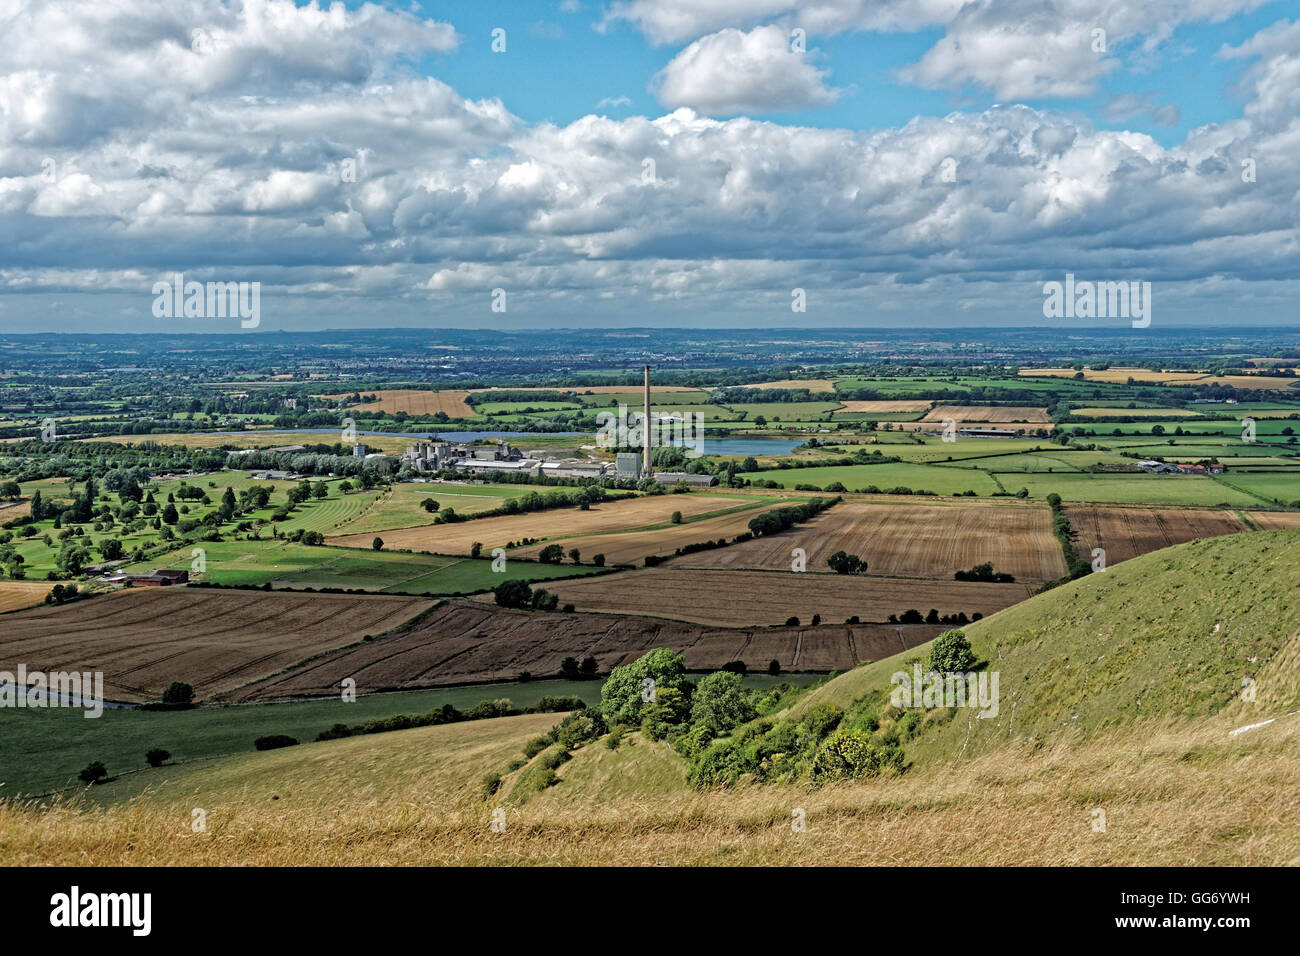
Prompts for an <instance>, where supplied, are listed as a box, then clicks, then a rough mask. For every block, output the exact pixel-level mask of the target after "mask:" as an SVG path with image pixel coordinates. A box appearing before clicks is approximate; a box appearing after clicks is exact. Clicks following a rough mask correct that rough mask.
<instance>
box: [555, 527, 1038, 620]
mask: <svg viewBox="0 0 1300 956" xmlns="http://www.w3.org/2000/svg"><path fill="white" fill-rule="evenodd" d="M778 537H780V536H778ZM762 540H766V539H762ZM791 543H792V542H791V541H786V544H791ZM736 547H740V546H739V545H738V546H736ZM729 550H734V548H732V549H722V550H720V551H716V552H704V553H703V554H700V555H691V556H689V557H687V558H683V559H678V560H675V561H673V563H672V564H671V565H669V566H667V567H663V568H646V569H645V570H642V571H632V572H628V573H626V574H617V575H612V576H605V577H601V578H592V579H589V580H586V581H566V582H562V583H559V584H555V585H549V586H548V590H551V591H554V592H555V593H556V594H558V595H559V596H560V601H561V603H572V604H573V605H574V606H575V607H577V608H578V610H580V611H600V612H605V613H611V614H643V615H647V616H650V617H663V618H669V619H671V620H677V621H690V622H692V623H695V624H710V625H714V626H717V627H743V626H744V625H747V624H766V625H777V624H783V623H785V621H786V620H788V619H789V618H791V617H797V618H798V619H799V620H800V621H801V622H803V623H808V622H809V621H811V620H812V617H813V615H818V616H819V617H820V618H821V620H822V621H823V622H825V623H827V624H837V623H839V622H841V621H847V620H848V619H849V618H850V617H857V618H859V619H860V620H862V621H864V622H881V621H885V620H887V619H888V618H889V616H890V615H891V614H892V615H900V616H901V615H902V613H903V612H904V611H907V610H909V609H915V610H918V611H920V612H921V613H922V614H926V613H927V612H928V611H929V610H931V609H934V610H937V611H938V612H939V614H940V615H948V614H952V615H956V614H958V613H964V614H966V615H967V616H970V615H972V614H976V613H978V614H980V615H981V616H984V617H987V616H988V615H990V614H992V613H994V612H996V611H1000V610H1002V609H1003V608H1004V607H1009V606H1010V605H1012V604H1016V603H1018V602H1020V601H1023V600H1025V598H1027V597H1030V596H1031V595H1032V594H1033V588H1032V587H1030V586H1029V585H1026V584H1019V583H1017V584H984V583H975V582H964V581H952V580H945V581H942V582H939V581H918V580H916V579H914V578H889V577H879V576H876V575H869V576H862V577H852V576H847V575H841V574H830V573H822V574H813V573H802V574H796V573H793V572H791V571H789V570H785V571H773V570H768V571H715V570H696V569H695V568H696V567H697V566H698V565H694V564H692V563H691V560H690V559H691V558H695V559H697V560H698V559H701V558H706V557H707V556H708V555H711V554H712V555H717V556H725V555H726V553H727V551H729ZM1059 556H1060V549H1059V548H1058V549H1057V557H1058V558H1059ZM789 565H790V558H789V549H788V548H787V549H786V554H785V567H786V568H787V569H788V568H789ZM737 594H744V595H746V597H745V601H744V603H743V604H742V603H738V602H737V601H736V595H737ZM810 637H811V635H806V636H805V638H804V639H805V640H807V639H809V638H810Z"/></svg>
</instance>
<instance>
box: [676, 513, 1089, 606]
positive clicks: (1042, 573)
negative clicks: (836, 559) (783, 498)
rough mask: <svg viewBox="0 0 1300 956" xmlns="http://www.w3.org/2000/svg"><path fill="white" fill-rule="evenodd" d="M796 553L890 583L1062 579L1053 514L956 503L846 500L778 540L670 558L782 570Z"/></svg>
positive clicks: (819, 564) (818, 564) (683, 563)
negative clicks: (840, 558) (987, 571)
mask: <svg viewBox="0 0 1300 956" xmlns="http://www.w3.org/2000/svg"><path fill="white" fill-rule="evenodd" d="M913 500H915V499H913ZM794 548H803V549H804V550H805V551H806V552H807V554H808V570H810V571H825V570H827V566H826V559H827V558H829V557H830V556H831V555H832V554H834V553H835V552H836V551H846V552H848V553H849V554H856V555H857V556H858V557H860V558H862V560H864V561H866V562H867V567H868V571H869V573H870V574H873V575H886V576H890V577H921V578H944V579H947V580H949V581H951V580H952V576H953V574H954V573H956V572H957V571H968V570H970V569H971V568H972V567H974V566H975V565H977V564H984V563H986V562H992V563H993V567H994V570H997V571H1005V572H1006V573H1008V574H1012V575H1015V578H1016V580H1017V581H1018V582H1019V581H1030V582H1035V581H1036V582H1042V581H1052V580H1056V579H1057V578H1060V577H1062V576H1063V575H1064V574H1065V559H1064V558H1063V557H1062V556H1061V546H1060V545H1059V544H1058V543H1057V541H1056V538H1055V537H1054V536H1053V535H1052V513H1051V511H1050V510H1049V509H1048V508H1047V507H1046V506H1045V505H1010V504H1005V505H1001V504H1000V505H992V504H965V503H956V502H954V503H953V504H944V505H940V504H925V505H921V504H887V503H883V502H865V501H845V502H841V503H840V504H837V505H836V506H835V507H833V508H831V509H829V510H828V511H825V512H823V513H822V514H819V515H818V516H817V517H815V518H813V519H812V520H811V521H808V522H806V523H804V524H802V525H798V526H796V527H794V528H791V529H790V530H788V531H783V532H781V533H780V534H777V535H770V536H764V537H761V538H755V539H754V540H752V541H745V542H741V543H740V544H733V545H729V546H727V547H725V548H718V549H716V550H713V551H701V552H698V553H696V554H690V555H685V556H683V557H680V558H673V560H672V567H674V568H718V569H736V568H753V569H759V570H768V571H783V570H789V569H790V562H791V555H790V552H791V550H793V549H794ZM954 583H956V582H954ZM907 606H908V607H911V606H912V605H910V604H909V605H907ZM922 610H925V609H924V608H922Z"/></svg>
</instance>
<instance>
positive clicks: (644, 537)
mask: <svg viewBox="0 0 1300 956" xmlns="http://www.w3.org/2000/svg"><path fill="white" fill-rule="evenodd" d="M803 500H806V499H803ZM781 503H792V502H790V500H789V499H787V502H781ZM778 504H779V503H777V502H768V503H764V504H755V505H752V506H750V507H745V508H737V509H735V510H728V511H727V512H725V513H722V514H718V515H714V516H712V517H708V516H705V517H700V518H697V519H695V520H693V521H687V522H685V523H683V524H665V525H661V526H659V527H656V528H650V529H644V530H640V531H619V532H609V533H603V534H590V535H584V536H577V537H557V538H551V539H548V543H550V544H558V545H560V546H561V547H562V548H564V550H565V552H566V553H567V552H568V550H569V549H570V548H578V549H579V550H580V551H581V552H582V559H583V560H584V561H589V560H591V558H592V556H593V555H596V554H603V555H604V556H605V564H606V565H613V564H640V563H641V562H642V561H644V560H645V558H646V556H647V555H659V556H661V557H663V556H667V555H671V554H674V553H675V552H676V550H677V549H678V548H682V547H685V546H686V545H689V544H696V543H699V542H703V541H717V540H718V539H719V538H726V539H727V540H728V541H730V540H731V539H732V538H734V537H736V535H739V534H745V533H747V532H748V531H749V522H750V520H751V519H753V518H754V517H755V516H757V515H760V514H762V513H763V512H765V511H769V510H771V509H773V508H775V507H777V505H778ZM540 550H541V547H539V546H534V547H528V548H523V549H521V550H520V551H519V554H521V555H523V556H525V557H528V556H530V555H531V556H536V554H537V552H539V551H540Z"/></svg>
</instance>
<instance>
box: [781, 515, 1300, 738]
mask: <svg viewBox="0 0 1300 956" xmlns="http://www.w3.org/2000/svg"><path fill="white" fill-rule="evenodd" d="M1297 545H1300V533H1297V532H1294V531H1275V532H1264V533H1255V534H1251V535H1232V536H1228V537H1224V538H1215V539H1210V540H1204V541H1195V542H1191V543H1189V544H1184V545H1179V546H1177V547H1174V548H1168V549H1166V550H1163V551H1158V552H1154V553H1152V554H1148V555H1145V556H1143V557H1140V558H1134V559H1132V560H1130V561H1126V562H1124V563H1123V564H1120V565H1117V566H1114V567H1112V568H1110V569H1109V570H1107V571H1105V572H1104V573H1099V574H1092V575H1089V576H1087V577H1085V578H1080V579H1079V580H1077V581H1074V582H1071V583H1070V584H1067V585H1064V586H1062V587H1060V588H1057V589H1055V590H1053V591H1049V592H1047V593H1045V594H1041V595H1038V596H1037V597H1034V598H1031V599H1030V600H1028V601H1025V602H1024V603H1022V604H1018V605H1016V606H1014V607H1011V608H1008V609H1007V610H1005V611H1002V612H1000V613H998V614H996V615H994V616H992V617H989V618H987V619H986V620H983V621H980V622H978V623H976V624H973V625H970V626H968V627H966V628H964V630H965V633H966V635H967V637H969V638H970V640H971V644H972V647H973V650H974V652H975V654H976V656H977V658H978V659H979V660H981V661H985V662H987V666H988V669H989V670H990V671H997V672H998V674H999V683H1000V693H1001V706H1000V713H999V714H998V716H997V717H996V718H993V719H975V711H974V710H964V711H961V712H958V713H956V714H954V715H952V719H950V720H948V721H946V722H944V723H942V724H937V725H932V727H930V728H927V729H926V730H925V731H923V732H922V733H921V735H920V736H919V737H918V738H917V739H916V740H914V741H912V742H911V743H909V744H908V745H907V752H908V756H909V758H911V759H914V760H917V759H925V758H928V757H932V756H947V757H951V756H956V755H957V754H963V755H964V756H967V757H969V756H973V755H975V754H978V753H981V752H984V751H986V750H989V749H990V748H994V747H997V746H1000V745H1002V744H1004V743H1006V742H1007V741H1008V740H1012V739H1028V740H1038V741H1041V740H1043V739H1045V738H1052V737H1056V736H1059V735H1061V734H1069V735H1078V736H1082V737H1085V738H1086V737H1090V736H1093V735H1095V734H1097V733H1100V732H1104V731H1109V730H1114V729H1117V728H1123V727H1125V726H1127V725H1130V724H1132V723H1133V722H1135V721H1143V720H1151V719H1157V720H1160V719H1180V720H1181V719H1204V718H1209V717H1213V716H1216V715H1221V716H1222V718H1223V720H1225V721H1235V722H1236V723H1238V724H1245V723H1250V722H1252V721H1254V720H1264V719H1268V718H1269V717H1273V716H1277V715H1278V714H1281V713H1287V712H1290V711H1292V710H1296V709H1298V708H1300V661H1298V660H1297V658H1298V657H1300V594H1298V593H1297V590H1296V588H1297V582H1300V549H1298V548H1297ZM927 649H928V645H923V646H922V647H919V648H916V649H914V650H913V651H912V652H910V653H909V654H906V655H899V656H898V657H894V658H891V659H889V660H886V661H880V662H877V663H874V664H870V665H867V666H864V667H859V668H856V669H855V670H853V671H851V672H849V673H847V674H844V675H842V676H840V677H838V678H836V679H835V680H833V681H831V682H830V683H828V684H827V685H826V686H825V687H823V688H821V689H819V690H818V691H816V692H814V693H813V694H811V695H809V697H807V698H806V699H805V700H803V701H801V702H800V705H799V708H798V710H799V712H802V711H804V710H806V709H807V708H808V707H810V706H812V705H813V704H815V703H818V702H827V701H829V702H834V703H838V704H840V705H841V706H844V705H847V704H849V703H851V702H852V701H854V700H857V699H859V698H862V697H865V696H867V695H869V694H873V693H874V694H877V695H881V696H884V697H887V696H888V693H889V690H890V687H891V685H890V675H891V674H892V673H894V672H895V671H897V670H900V669H907V668H910V666H911V663H910V662H911V661H912V660H919V661H921V662H922V665H924V659H925V657H926V654H927V653H928V650H927ZM1244 678H1249V679H1252V680H1254V681H1255V682H1256V684H1255V690H1256V700H1255V702H1254V703H1247V702H1244V701H1242V700H1241V699H1240V695H1241V691H1242V689H1243V684H1242V681H1243V679H1244Z"/></svg>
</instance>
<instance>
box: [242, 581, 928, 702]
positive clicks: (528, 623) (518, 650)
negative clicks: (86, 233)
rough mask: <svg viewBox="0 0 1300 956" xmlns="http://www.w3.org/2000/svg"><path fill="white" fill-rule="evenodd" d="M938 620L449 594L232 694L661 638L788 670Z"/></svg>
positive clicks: (645, 646) (478, 676) (369, 688)
mask: <svg viewBox="0 0 1300 956" xmlns="http://www.w3.org/2000/svg"><path fill="white" fill-rule="evenodd" d="M942 630H943V628H940V627H930V626H927V625H916V626H912V627H895V626H893V625H889V626H881V625H871V624H863V625H855V626H848V625H843V624H840V625H830V626H825V625H824V626H822V627H817V628H812V627H804V628H800V627H774V628H757V629H754V628H751V629H733V628H705V627H700V626H698V625H691V624H680V623H677V622H674V621H663V620H656V619H654V618H648V617H630V616H623V615H619V616H615V615H608V614H556V613H547V612H535V611H514V610H507V609H505V608H499V607H493V606H490V605H484V604H474V603H471V602H466V601H456V602H448V603H447V604H445V605H443V606H441V607H439V608H437V609H436V610H434V611H433V612H432V613H430V614H428V615H426V616H424V617H423V618H421V619H420V620H418V621H414V622H412V623H410V624H408V625H406V626H405V627H402V628H400V629H399V630H397V631H394V632H393V633H391V634H387V635H385V636H383V637H380V638H377V639H375V640H373V641H370V642H367V643H365V644H362V645H358V646H357V647H353V648H348V649H346V650H343V651H339V652H338V653H335V654H330V655H327V656H323V657H321V658H318V659H316V660H313V661H310V662H307V663H304V664H302V665H300V666H298V667H295V668H292V669H290V670H289V671H287V672H286V673H284V674H280V675H278V676H276V677H271V678H268V679H267V680H264V681H261V682H259V683H258V684H256V685H253V686H250V687H244V688H241V689H240V690H238V691H236V692H235V693H233V694H231V695H229V696H230V699H232V700H241V701H243V700H273V699H276V698H284V697H300V696H328V695H333V694H337V693H338V692H339V685H340V682H341V681H342V680H343V679H344V678H346V677H351V678H353V679H355V680H356V682H357V691H358V692H360V693H371V692H374V691H378V690H385V689H410V688H418V687H433V686H438V685H442V684H456V683H468V682H475V681H493V680H513V679H514V678H516V677H518V676H519V674H520V673H521V672H522V671H529V672H530V673H532V674H535V675H537V676H542V675H548V674H553V673H556V672H558V671H559V669H560V662H561V661H562V660H563V659H564V658H566V657H576V658H578V659H582V658H584V657H588V656H590V657H594V658H596V660H597V661H598V662H599V663H600V669H601V671H608V670H609V669H610V668H612V667H616V666H618V665H620V664H628V663H631V662H632V661H634V660H636V658H638V657H640V656H641V655H642V654H644V653H645V652H646V651H649V650H652V649H654V648H656V647H667V648H670V649H672V650H675V651H679V652H681V653H682V654H683V655H684V656H685V658H686V666H687V667H688V668H691V669H692V670H715V669H717V668H719V667H721V666H722V665H723V664H726V663H728V662H729V661H736V660H741V661H744V662H745V664H746V665H747V666H748V667H749V669H750V670H754V671H766V670H767V667H768V662H769V661H773V660H775V661H778V662H780V664H781V669H782V670H786V671H829V670H832V669H835V668H841V669H843V668H848V667H852V666H854V665H856V664H857V663H858V662H859V661H864V660H880V659H882V658H884V657H887V656H889V655H891V654H896V653H898V652H899V651H903V650H906V649H907V648H909V647H914V646H915V645H917V644H920V643H923V642H925V641H928V640H929V639H930V638H932V637H934V636H935V635H937V634H938V633H939V632H940V631H942Z"/></svg>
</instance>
